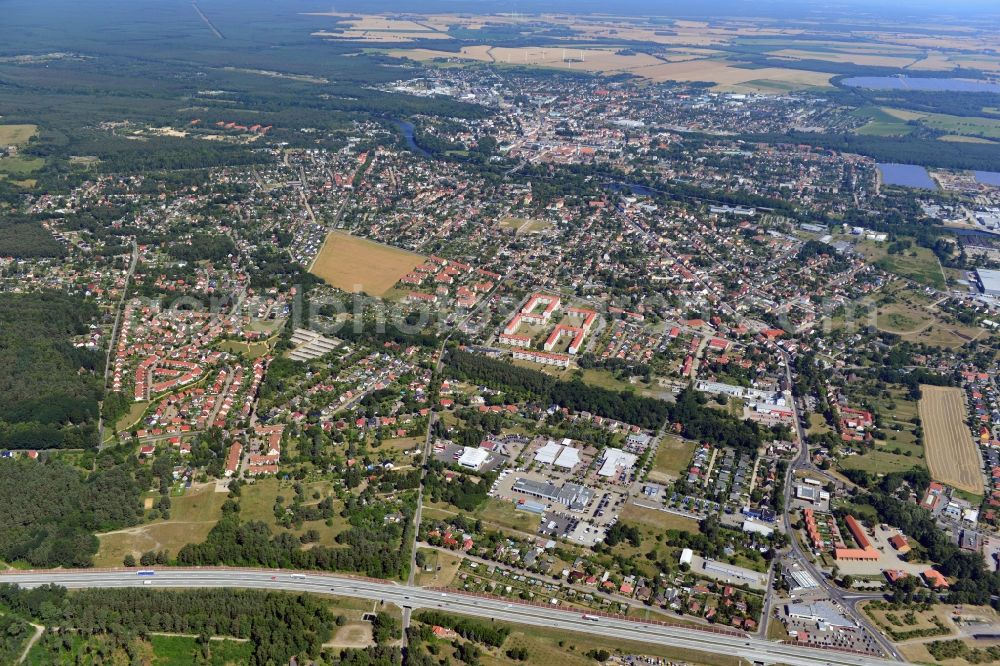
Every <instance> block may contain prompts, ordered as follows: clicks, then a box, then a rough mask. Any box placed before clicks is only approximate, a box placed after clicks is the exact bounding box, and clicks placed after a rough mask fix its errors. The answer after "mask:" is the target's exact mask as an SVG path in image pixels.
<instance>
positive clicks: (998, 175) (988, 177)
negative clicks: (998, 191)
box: [973, 171, 1000, 187]
mask: <svg viewBox="0 0 1000 666" xmlns="http://www.w3.org/2000/svg"><path fill="white" fill-rule="evenodd" d="M973 173H974V174H976V182H977V183H982V184H983V185H996V186H997V187H1000V172H997V171H973Z"/></svg>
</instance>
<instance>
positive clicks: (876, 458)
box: [839, 447, 926, 474]
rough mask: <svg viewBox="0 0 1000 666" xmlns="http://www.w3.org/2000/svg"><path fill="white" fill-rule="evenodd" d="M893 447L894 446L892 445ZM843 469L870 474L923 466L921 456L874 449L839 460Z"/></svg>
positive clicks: (924, 464) (902, 470)
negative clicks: (857, 470) (861, 470)
mask: <svg viewBox="0 0 1000 666" xmlns="http://www.w3.org/2000/svg"><path fill="white" fill-rule="evenodd" d="M893 448H894V447H893ZM839 464H840V467H841V468H843V469H863V470H865V471H867V472H869V473H871V474H888V473H890V472H905V471H906V470H909V469H912V468H914V467H925V466H926V463H925V462H924V460H923V459H922V458H917V457H915V456H905V455H902V456H900V455H896V454H895V453H890V452H889V451H885V450H879V449H876V450H874V451H872V452H870V453H866V454H864V455H863V456H847V457H846V458H843V459H842V460H841V461H840V463H839Z"/></svg>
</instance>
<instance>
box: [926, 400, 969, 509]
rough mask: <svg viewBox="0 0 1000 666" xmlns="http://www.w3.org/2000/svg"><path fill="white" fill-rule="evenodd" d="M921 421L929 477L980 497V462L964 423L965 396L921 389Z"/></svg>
mask: <svg viewBox="0 0 1000 666" xmlns="http://www.w3.org/2000/svg"><path fill="white" fill-rule="evenodd" d="M920 390H921V393H922V397H921V398H920V421H921V423H922V424H923V428H924V434H925V435H926V440H927V441H926V451H927V467H928V468H930V471H931V476H932V477H933V478H935V479H937V480H938V481H941V482H942V483H946V484H948V485H949V486H952V487H953V488H957V489H958V490H963V491H965V492H968V493H972V494H974V495H982V494H983V474H982V471H981V470H982V459H981V458H980V455H979V449H978V447H977V446H976V443H975V441H973V439H972V433H971V432H969V428H968V426H967V425H966V424H965V414H966V409H965V394H964V393H962V390H961V389H958V388H953V387H948V386H927V385H925V384H922V385H921V386H920Z"/></svg>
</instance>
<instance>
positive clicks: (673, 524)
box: [621, 503, 698, 532]
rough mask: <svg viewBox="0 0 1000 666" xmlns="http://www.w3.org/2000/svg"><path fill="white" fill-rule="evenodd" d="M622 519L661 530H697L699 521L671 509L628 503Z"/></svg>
mask: <svg viewBox="0 0 1000 666" xmlns="http://www.w3.org/2000/svg"><path fill="white" fill-rule="evenodd" d="M621 519H622V521H624V522H627V523H639V524H640V525H645V526H647V527H653V528H655V529H656V530H659V531H660V532H665V531H666V530H681V531H683V532H697V531H698V521H697V520H694V519H692V518H685V517H684V516H679V515H677V514H676V513H670V512H669V511H660V510H658V509H647V508H645V507H641V506H636V505H634V504H631V503H630V504H626V505H625V510H624V511H622V513H621Z"/></svg>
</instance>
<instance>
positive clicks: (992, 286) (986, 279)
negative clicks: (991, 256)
mask: <svg viewBox="0 0 1000 666" xmlns="http://www.w3.org/2000/svg"><path fill="white" fill-rule="evenodd" d="M976 278H977V279H978V280H979V288H980V289H982V291H983V293H984V294H986V295H987V296H1000V271H992V270H988V269H985V268H977V269H976Z"/></svg>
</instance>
